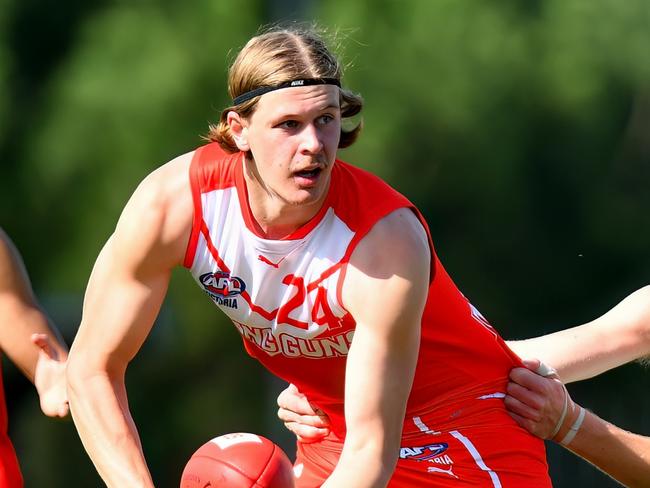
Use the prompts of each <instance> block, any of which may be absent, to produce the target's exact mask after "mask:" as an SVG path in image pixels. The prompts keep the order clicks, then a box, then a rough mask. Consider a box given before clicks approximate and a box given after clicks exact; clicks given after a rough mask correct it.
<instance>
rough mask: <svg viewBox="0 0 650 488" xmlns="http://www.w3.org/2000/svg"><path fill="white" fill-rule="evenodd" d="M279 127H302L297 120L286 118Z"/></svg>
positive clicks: (291, 128)
mask: <svg viewBox="0 0 650 488" xmlns="http://www.w3.org/2000/svg"><path fill="white" fill-rule="evenodd" d="M278 127H280V128H282V129H290V130H293V129H297V128H298V127H300V122H298V121H297V120H285V121H284V122H280V123H279V124H278Z"/></svg>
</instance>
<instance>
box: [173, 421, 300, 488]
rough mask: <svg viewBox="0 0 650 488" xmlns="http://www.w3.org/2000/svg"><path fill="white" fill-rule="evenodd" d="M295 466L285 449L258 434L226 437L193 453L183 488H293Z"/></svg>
mask: <svg viewBox="0 0 650 488" xmlns="http://www.w3.org/2000/svg"><path fill="white" fill-rule="evenodd" d="M293 486H294V484H293V466H292V465H291V461H289V458H288V457H287V455H286V454H285V453H284V451H283V450H282V449H280V448H279V447H278V446H276V445H275V444H274V443H273V442H271V441H270V440H268V439H267V438H265V437H262V436H259V435H255V434H245V433H237V434H226V435H222V436H220V437H215V438H214V439H212V440H211V441H208V442H206V443H205V444H203V445H202V446H201V447H199V449H198V450H197V451H196V452H195V453H194V454H192V457H191V458H190V460H189V461H188V462H187V464H186V465H185V469H184V470H183V475H182V476H181V488H214V487H224V488H293Z"/></svg>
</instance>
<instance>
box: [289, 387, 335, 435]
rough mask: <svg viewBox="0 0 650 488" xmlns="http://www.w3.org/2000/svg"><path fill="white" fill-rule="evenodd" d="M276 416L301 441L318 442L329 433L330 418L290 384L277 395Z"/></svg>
mask: <svg viewBox="0 0 650 488" xmlns="http://www.w3.org/2000/svg"><path fill="white" fill-rule="evenodd" d="M278 407H280V408H279V409H278V417H279V418H280V420H282V421H283V422H284V425H285V427H286V428H287V429H289V430H290V431H291V432H293V433H294V434H295V435H296V437H297V438H298V440H299V441H300V442H302V443H305V444H309V443H312V442H318V441H320V440H322V439H323V438H324V437H326V436H327V435H328V434H329V433H330V419H329V417H328V416H327V415H326V414H325V412H323V411H322V410H320V409H318V408H315V407H314V406H312V405H311V403H309V400H307V397H306V396H305V395H303V394H302V393H300V391H298V388H297V387H296V386H295V385H293V384H290V385H289V386H288V387H287V388H286V389H284V390H283V391H282V393H280V395H279V396H278Z"/></svg>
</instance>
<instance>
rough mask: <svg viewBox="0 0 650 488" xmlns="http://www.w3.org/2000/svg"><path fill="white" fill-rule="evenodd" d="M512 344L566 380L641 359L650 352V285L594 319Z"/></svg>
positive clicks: (577, 378)
mask: <svg viewBox="0 0 650 488" xmlns="http://www.w3.org/2000/svg"><path fill="white" fill-rule="evenodd" d="M508 345H509V346H510V347H511V348H512V350H513V351H515V352H516V353H517V354H518V355H519V356H520V357H522V358H539V359H541V360H542V361H544V362H545V363H546V364H549V365H550V366H553V367H554V368H555V369H556V370H557V371H558V374H559V376H560V378H561V379H562V381H564V382H565V383H569V382H572V381H578V380H583V379H586V378H591V377H592V376H596V375H598V374H600V373H602V372H604V371H607V370H609V369H611V368H614V367H617V366H620V365H622V364H625V363H627V362H629V361H632V360H634V359H638V358H640V357H642V356H644V355H647V354H649V353H650V286H645V287H643V288H641V289H639V290H637V291H635V292H634V293H632V294H630V295H629V296H627V297H626V298H625V299H624V300H623V301H621V302H620V303H619V304H618V305H616V306H615V307H614V308H612V309H611V310H609V311H608V312H607V313H605V314H604V315H602V316H600V317H599V318H597V319H596V320H593V321H592V322H589V323H587V324H584V325H580V326H577V327H573V328H571V329H566V330H561V331H559V332H554V333H552V334H548V335H545V336H541V337H536V338H533V339H526V340H522V341H509V342H508Z"/></svg>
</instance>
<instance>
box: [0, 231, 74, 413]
mask: <svg viewBox="0 0 650 488" xmlns="http://www.w3.org/2000/svg"><path fill="white" fill-rule="evenodd" d="M0 349H2V351H3V352H4V353H5V354H7V356H8V357H9V359H11V361H12V362H13V363H14V364H15V365H16V366H17V367H18V368H19V369H20V370H21V371H22V372H23V373H24V375H25V376H26V377H27V378H28V379H29V380H30V381H31V382H32V383H34V385H35V386H36V389H37V391H38V393H39V397H40V400H41V409H42V410H43V412H44V413H45V414H46V415H51V416H56V415H59V416H63V415H66V414H67V402H66V398H65V389H64V385H63V381H64V368H65V361H66V359H67V356H68V348H67V347H66V345H65V343H64V342H63V340H62V339H61V338H60V336H59V334H58V331H57V330H56V329H55V328H54V327H53V326H52V325H51V324H50V323H49V321H48V319H47V316H46V315H45V314H44V313H43V311H42V310H41V308H40V306H39V305H38V302H37V301H36V297H35V296H34V293H33V291H32V287H31V284H30V282H29V278H28V276H27V272H26V270H25V266H24V264H23V261H22V259H21V257H20V254H19V253H18V250H17V249H16V248H15V246H14V245H13V243H12V242H11V240H10V239H9V237H8V236H7V235H6V234H5V233H4V231H2V229H0Z"/></svg>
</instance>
